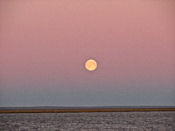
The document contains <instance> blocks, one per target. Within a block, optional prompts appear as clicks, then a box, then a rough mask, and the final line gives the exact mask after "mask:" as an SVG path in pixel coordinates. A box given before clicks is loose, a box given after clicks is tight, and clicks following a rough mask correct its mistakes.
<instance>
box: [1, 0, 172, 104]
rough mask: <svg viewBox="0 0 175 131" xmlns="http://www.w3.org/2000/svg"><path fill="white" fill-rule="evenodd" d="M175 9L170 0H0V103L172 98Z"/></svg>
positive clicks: (165, 100) (136, 101)
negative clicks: (92, 65)
mask: <svg viewBox="0 0 175 131" xmlns="http://www.w3.org/2000/svg"><path fill="white" fill-rule="evenodd" d="M174 12H175V1H174V0H132V1H130V0H125V1H123V0H86V1H82V0H72V1H69V0H58V1H57V0H52V1H50V0H43V1H41V0H30V1H23V0H1V1H0V106H175V24H174V23H175V15H174ZM88 59H95V60H96V61H97V63H98V68H97V70H95V71H92V72H89V71H87V70H86V69H85V67H84V64H85V62H86V60H88Z"/></svg>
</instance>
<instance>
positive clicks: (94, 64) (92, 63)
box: [85, 59, 97, 71]
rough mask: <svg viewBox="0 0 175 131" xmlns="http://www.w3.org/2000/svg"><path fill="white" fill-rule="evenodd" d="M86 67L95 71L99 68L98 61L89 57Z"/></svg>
mask: <svg viewBox="0 0 175 131" xmlns="http://www.w3.org/2000/svg"><path fill="white" fill-rule="evenodd" d="M85 68H86V70H88V71H95V70H96V69H97V62H96V61H95V60H94V59H89V60H87V61H86V63H85Z"/></svg>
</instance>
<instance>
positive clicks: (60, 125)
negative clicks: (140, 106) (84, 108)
mask: <svg viewBox="0 0 175 131" xmlns="http://www.w3.org/2000/svg"><path fill="white" fill-rule="evenodd" d="M9 130H10V131H28V130H30V131H35V130H41V131H56V130H57V131H69V130H70V131H175V112H102V113H28V114H27V113H19V114H15V113H12V114H0V131H9Z"/></svg>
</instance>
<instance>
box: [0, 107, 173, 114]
mask: <svg viewBox="0 0 175 131" xmlns="http://www.w3.org/2000/svg"><path fill="white" fill-rule="evenodd" d="M152 111H175V108H120V109H118V108H117V109H110V108H109V109H102V108H99V109H89V108H88V109H11V110H10V109H9V110H0V113H79V112H152Z"/></svg>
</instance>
